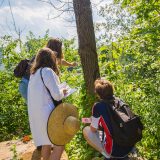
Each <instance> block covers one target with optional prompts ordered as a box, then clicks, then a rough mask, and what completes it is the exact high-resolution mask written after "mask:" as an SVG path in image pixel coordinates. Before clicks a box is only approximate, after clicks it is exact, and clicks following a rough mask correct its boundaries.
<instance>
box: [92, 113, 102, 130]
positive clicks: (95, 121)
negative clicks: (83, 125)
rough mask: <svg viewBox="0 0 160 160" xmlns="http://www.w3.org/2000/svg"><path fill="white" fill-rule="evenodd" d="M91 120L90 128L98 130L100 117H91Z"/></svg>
mask: <svg viewBox="0 0 160 160" xmlns="http://www.w3.org/2000/svg"><path fill="white" fill-rule="evenodd" d="M91 119H92V121H91V126H92V127H93V128H96V129H98V123H99V119H100V117H98V118H95V117H93V116H92V117H91Z"/></svg>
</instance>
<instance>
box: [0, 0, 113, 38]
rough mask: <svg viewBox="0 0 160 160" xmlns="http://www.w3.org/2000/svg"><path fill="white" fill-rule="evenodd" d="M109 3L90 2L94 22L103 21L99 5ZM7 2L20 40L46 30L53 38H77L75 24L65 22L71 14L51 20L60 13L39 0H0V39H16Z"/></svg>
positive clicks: (55, 1) (39, 34)
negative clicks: (99, 12)
mask: <svg viewBox="0 0 160 160" xmlns="http://www.w3.org/2000/svg"><path fill="white" fill-rule="evenodd" d="M46 1H47V0H46ZM111 1H112V0H104V1H102V2H101V3H100V4H99V5H98V3H99V2H100V0H91V2H92V3H93V4H94V5H93V21H94V22H100V21H102V20H103V19H102V17H99V16H98V15H97V12H98V9H99V8H100V6H101V5H102V6H104V4H106V2H108V3H110V2H111ZM9 2H10V5H11V9H12V13H13V16H14V19H15V23H16V28H17V29H19V30H21V31H22V33H21V36H22V39H25V37H26V35H27V34H28V33H29V31H32V32H33V34H34V35H36V36H43V35H45V32H46V30H47V29H49V35H50V36H51V37H55V38H67V39H68V38H73V37H76V36H77V33H76V27H75V26H76V25H75V22H73V21H72V22H68V21H67V20H66V19H68V17H72V14H71V13H69V14H67V13H65V14H62V15H61V16H60V17H58V18H55V19H51V18H52V17H54V16H57V15H58V14H59V13H60V12H57V11H56V10H55V9H53V7H52V6H51V5H49V4H47V3H44V2H41V1H39V0H0V37H1V36H4V35H12V36H13V37H14V38H16V37H17V35H16V34H15V29H14V25H13V18H12V14H11V10H10V6H9ZM52 2H53V3H54V5H55V6H56V7H58V6H59V5H60V4H59V3H58V1H57V0H52ZM95 6H96V7H95ZM69 20H71V19H69Z"/></svg>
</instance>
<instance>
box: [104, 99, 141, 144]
mask: <svg viewBox="0 0 160 160" xmlns="http://www.w3.org/2000/svg"><path fill="white" fill-rule="evenodd" d="M104 102H105V103H106V104H107V107H106V108H107V111H108V114H109V118H110V121H111V126H112V130H113V135H112V138H113V140H114V141H115V142H116V143H117V144H118V145H120V146H134V145H135V144H136V143H137V142H138V141H140V140H141V139H142V130H143V124H142V122H141V120H140V117H139V116H137V115H135V114H134V113H133V112H132V111H131V110H130V108H129V106H128V105H127V104H125V103H124V102H123V101H122V100H120V99H119V98H115V99H114V100H113V101H104Z"/></svg>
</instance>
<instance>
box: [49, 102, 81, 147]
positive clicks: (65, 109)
mask: <svg viewBox="0 0 160 160" xmlns="http://www.w3.org/2000/svg"><path fill="white" fill-rule="evenodd" d="M69 116H73V117H75V118H77V119H78V111H77V108H76V107H75V106H74V105H72V104H68V103H61V104H60V105H58V106H57V107H56V108H55V109H54V110H53V111H52V112H51V114H50V116H49V118H48V124H47V132H48V137H49V139H50V141H51V142H52V143H53V144H55V145H58V146H60V145H65V144H66V143H68V142H69V141H70V140H71V139H72V138H73V137H74V135H69V134H67V133H66V132H65V130H64V125H63V124H64V121H65V119H66V118H67V117H69Z"/></svg>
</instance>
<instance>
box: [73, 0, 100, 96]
mask: <svg viewBox="0 0 160 160" xmlns="http://www.w3.org/2000/svg"><path fill="white" fill-rule="evenodd" d="M73 7H74V13H75V18H76V25H77V34H78V42H79V54H80V59H81V63H82V69H83V73H84V80H85V83H86V88H87V91H88V93H91V94H94V81H95V80H96V79H97V78H99V77H100V74H99V66H98V58H97V52H96V41H95V34H94V27H93V18H92V9H91V2H90V0H73Z"/></svg>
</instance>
